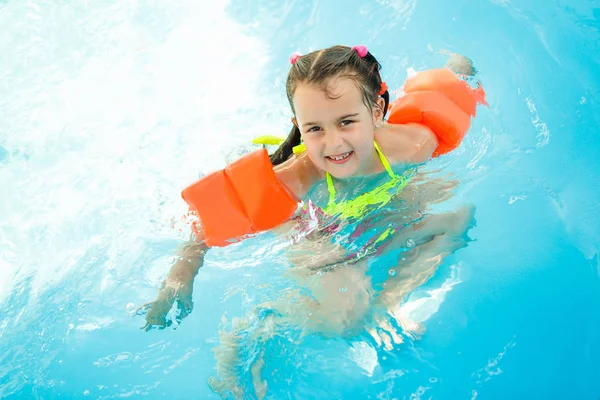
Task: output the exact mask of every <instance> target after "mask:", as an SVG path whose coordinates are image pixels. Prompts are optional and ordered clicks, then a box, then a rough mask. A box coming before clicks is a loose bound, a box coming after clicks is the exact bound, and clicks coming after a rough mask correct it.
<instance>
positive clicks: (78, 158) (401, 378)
mask: <svg viewBox="0 0 600 400" xmlns="http://www.w3.org/2000/svg"><path fill="white" fill-rule="evenodd" d="M198 3H199V2H193V1H184V2H173V3H167V2H152V1H149V2H145V3H141V2H135V1H128V2H116V1H113V2H110V1H109V2H103V4H102V5H98V4H95V3H91V2H79V3H73V4H71V3H67V2H58V1H55V2H52V1H50V2H41V1H27V2H17V1H4V2H1V3H0V26H2V27H3V28H2V30H1V31H0V46H1V49H2V50H3V51H2V52H1V53H0V82H1V84H0V110H2V112H1V113H0V183H1V185H2V188H3V191H2V195H1V196H0V271H1V275H0V290H1V291H0V302H2V307H1V308H0V310H1V311H0V335H1V341H0V397H2V398H44V399H46V398H55V397H64V398H85V397H89V398H116V397H132V398H138V397H147V398H163V397H167V396H168V397H170V398H175V399H179V398H181V399H187V398H218V396H217V395H216V394H214V393H213V392H212V391H211V390H210V388H209V387H208V385H207V380H208V378H209V377H210V376H212V375H215V369H214V368H215V361H214V355H213V352H212V350H211V349H212V348H214V347H216V346H217V344H218V341H219V337H218V331H219V329H227V326H228V324H227V323H223V322H222V316H223V315H225V316H226V318H227V319H228V320H229V321H230V320H231V319H232V318H233V317H235V316H242V315H244V314H245V313H246V312H248V311H249V310H250V309H251V308H252V306H253V305H255V304H259V303H260V302H261V301H263V300H265V299H269V298H272V297H273V296H275V295H276V292H277V290H278V289H279V288H280V287H281V286H282V285H283V286H284V285H285V282H284V281H282V280H281V279H280V278H279V276H280V275H281V273H282V272H283V271H284V270H285V269H286V265H284V264H283V263H282V262H281V259H280V256H279V255H278V252H277V249H276V248H273V246H268V244H269V243H271V242H270V241H268V240H263V239H262V238H259V239H257V240H254V241H251V242H249V243H247V244H245V245H244V246H243V247H238V248H235V249H229V250H228V249H225V250H218V251H214V252H212V254H211V255H210V257H208V258H207V260H206V264H205V266H204V267H203V269H202V270H201V273H200V274H199V275H198V277H197V279H196V285H195V293H194V302H195V310H194V312H193V313H192V315H191V316H190V317H188V318H187V319H186V320H185V321H184V322H183V323H182V324H181V325H180V326H178V327H177V329H174V328H169V329H166V330H155V331H151V332H148V333H146V332H143V331H141V330H140V329H138V328H139V327H141V326H142V325H143V321H142V318H140V317H132V313H133V311H134V310H135V308H136V307H138V306H139V305H141V304H143V303H144V302H146V301H149V300H151V299H153V298H154V296H155V292H156V287H157V286H158V284H159V282H160V281H161V279H162V278H163V277H164V275H165V274H166V272H167V270H168V265H169V262H170V258H171V257H172V255H173V249H174V247H175V246H176V244H177V243H179V242H180V241H181V240H182V239H183V238H184V237H185V233H184V232H182V231H180V230H179V229H180V228H181V229H183V226H182V224H181V223H179V222H178V216H180V215H181V214H182V213H183V212H184V211H185V206H184V205H183V204H182V202H181V200H180V199H179V192H180V190H181V188H183V187H184V186H185V185H186V184H188V183H189V182H190V181H192V180H193V179H195V178H196V177H197V176H198V175H199V174H201V173H206V172H208V171H211V170H214V169H216V168H219V167H221V166H223V165H224V164H225V162H226V160H227V159H228V158H229V157H231V155H230V153H231V152H232V151H233V152H234V153H235V152H236V151H237V150H235V149H236V148H238V147H239V146H244V145H246V144H247V143H248V142H249V141H250V139H251V138H252V137H254V136H255V135H258V134H263V133H265V132H268V133H285V132H287V131H288V129H289V118H290V112H289V109H288V106H287V104H286V99H285V94H284V80H285V76H286V72H287V69H288V61H287V60H288V57H289V55H290V54H291V53H292V52H293V51H301V52H304V53H306V52H308V51H309V50H311V49H318V48H321V47H324V46H329V45H333V44H338V43H341V44H348V45H353V44H359V43H364V44H366V45H367V46H368V47H369V49H370V50H371V51H372V52H373V54H375V55H376V56H377V58H378V59H379V61H380V62H381V63H382V64H383V67H384V69H383V71H382V73H383V74H384V77H385V80H386V81H387V82H388V85H389V86H390V88H395V87H396V88H397V87H399V86H400V85H401V83H402V82H403V80H404V78H405V76H406V73H407V69H410V68H414V69H416V70H420V69H424V68H430V67H438V66H441V65H443V64H444V62H445V59H446V58H445V56H443V55H442V54H440V52H441V51H442V50H444V49H446V50H449V51H453V52H458V53H462V54H465V55H467V56H469V57H470V58H472V59H473V60H474V62H475V65H476V67H477V69H478V70H479V79H481V81H482V82H483V83H484V85H485V88H486V91H487V93H488V102H489V103H490V105H491V107H490V108H489V109H486V108H481V109H480V110H479V114H478V118H477V120H476V121H475V122H474V124H473V127H472V129H471V132H470V133H469V136H468V137H467V139H466V140H465V142H464V144H463V145H462V146H461V148H460V149H459V150H458V151H456V152H454V153H453V154H452V155H450V156H448V157H445V158H442V159H439V160H436V161H434V162H433V163H432V166H431V168H433V169H435V168H442V169H443V173H442V174H452V175H451V176H452V178H455V179H458V180H459V181H460V185H459V186H458V188H457V189H456V190H455V196H454V197H453V198H452V199H451V200H450V201H449V202H448V204H447V205H446V206H447V207H450V208H451V207H453V206H456V205H458V204H462V203H471V204H474V205H475V206H476V207H477V211H476V219H477V227H475V228H474V229H472V230H471V232H470V236H471V238H472V239H473V241H472V242H471V243H469V246H468V247H467V248H465V249H461V250H459V251H458V252H457V253H456V254H454V255H452V256H450V257H449V258H447V259H446V260H445V261H444V263H443V265H442V266H441V267H440V269H439V270H438V273H436V275H435V276H434V277H433V278H432V279H431V280H430V281H429V282H427V284H426V285H424V286H423V287H420V288H418V289H417V290H416V291H415V293H414V296H413V297H412V298H411V299H409V302H408V303H407V304H409V306H410V307H413V308H412V309H411V310H413V311H412V312H413V314H414V315H415V316H416V317H419V318H420V320H421V321H422V324H423V325H424V327H425V332H424V333H423V335H422V337H420V338H417V337H413V338H411V337H410V336H408V337H407V340H406V342H405V344H404V345H402V346H397V347H396V348H394V350H391V351H386V350H384V349H382V348H378V347H377V346H376V345H375V343H374V341H373V340H370V339H369V338H368V337H367V336H366V335H362V334H359V335H357V336H356V337H353V338H350V339H348V338H324V337H320V336H311V337H308V338H306V339H305V340H303V341H301V342H299V343H294V342H292V341H290V340H289V339H293V337H291V338H286V337H284V338H278V339H276V340H273V341H270V342H269V343H267V344H266V345H265V347H264V349H265V352H266V353H265V357H266V360H267V366H266V368H265V375H264V376H265V377H266V379H267V381H268V385H269V392H268V398H274V399H275V398H276V399H280V398H302V399H305V398H360V399H363V398H373V399H378V398H379V399H393V398H398V399H401V398H436V399H437V398H478V399H479V398H481V399H488V398H491V399H495V398H498V399H502V398H507V397H512V398H556V399H562V398H576V399H597V398H598V397H599V396H600V383H599V382H600V381H599V380H598V379H597V377H598V376H600V362H599V361H598V360H600V340H599V339H598V338H599V337H600V311H599V308H598V304H600V261H599V259H598V254H599V253H600V234H599V231H598V228H597V227H598V226H599V225H600V214H599V212H598V211H597V209H598V205H599V204H598V203H599V202H600V200H599V199H600V196H599V195H598V194H599V193H598V189H594V187H597V182H598V181H599V178H600V172H598V171H599V170H600V168H599V167H600V161H599V160H600V158H599V157H598V155H599V154H600V152H599V151H598V150H599V146H598V144H597V140H596V137H595V134H596V131H597V128H596V127H597V126H598V124H599V122H600V117H599V116H598V113H597V112H596V109H597V108H598V104H599V98H598V96H599V90H600V74H599V73H598V65H599V64H600V22H599V21H600V4H599V3H598V2H597V1H584V0H578V1H571V2H566V1H552V2H547V3H545V4H544V6H543V7H541V3H539V2H534V1H521V2H518V3H517V2H510V1H507V0H503V1H500V0H495V1H485V2H483V1H482V2H466V1H462V2H461V1H458V2H445V1H440V0H437V1H434V0H428V1H419V0H413V1H408V0H407V1H370V2H358V1H354V2H352V1H351V2H345V3H338V4H332V3H331V2H324V1H321V2H316V1H313V2H261V3H257V2H250V1H248V2H239V1H238V2H236V1H232V2H230V3H221V4H211V5H202V4H198ZM173 220H174V221H173ZM173 225H174V226H175V228H173ZM372 267H373V266H372ZM375 267H376V265H375ZM419 299H425V300H429V301H427V302H424V303H420V302H419ZM410 307H408V308H410ZM407 312H408V311H407ZM290 335H292V336H293V333H290ZM253 350H254V349H253V348H252V346H251V345H249V347H248V350H247V351H248V352H252V351H253ZM240 376H241V380H242V382H243V384H244V385H249V384H250V382H249V375H248V373H247V371H244V368H243V366H242V367H240Z"/></svg>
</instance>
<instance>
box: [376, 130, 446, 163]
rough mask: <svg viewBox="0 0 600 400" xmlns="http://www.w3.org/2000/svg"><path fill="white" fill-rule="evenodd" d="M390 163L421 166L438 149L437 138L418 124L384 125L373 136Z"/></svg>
mask: <svg viewBox="0 0 600 400" xmlns="http://www.w3.org/2000/svg"><path fill="white" fill-rule="evenodd" d="M375 140H377V143H379V145H380V146H381V149H382V151H383V152H384V154H385V155H386V156H387V157H388V158H389V159H390V161H391V162H392V163H399V164H400V163H401V164H423V163H425V162H427V161H429V160H430V159H431V156H432V155H433V152H434V151H435V149H436V148H437V147H438V144H439V143H438V138H437V136H436V135H435V133H434V132H433V131H432V130H431V129H429V128H428V127H427V126H425V125H422V124H418V123H407V124H401V125H399V124H388V123H386V124H384V126H383V127H382V128H380V129H379V130H378V131H377V132H376V135H375Z"/></svg>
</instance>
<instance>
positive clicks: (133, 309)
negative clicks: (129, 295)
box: [125, 303, 135, 313]
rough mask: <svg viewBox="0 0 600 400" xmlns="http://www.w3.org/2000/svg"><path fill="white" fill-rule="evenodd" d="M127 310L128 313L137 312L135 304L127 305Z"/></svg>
mask: <svg viewBox="0 0 600 400" xmlns="http://www.w3.org/2000/svg"><path fill="white" fill-rule="evenodd" d="M125 310H126V311H127V312H128V313H132V312H134V311H135V304H133V303H127V305H126V306H125Z"/></svg>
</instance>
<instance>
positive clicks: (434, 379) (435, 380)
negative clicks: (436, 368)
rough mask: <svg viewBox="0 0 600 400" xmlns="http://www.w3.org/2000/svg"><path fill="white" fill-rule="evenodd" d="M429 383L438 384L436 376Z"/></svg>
mask: <svg viewBox="0 0 600 400" xmlns="http://www.w3.org/2000/svg"><path fill="white" fill-rule="evenodd" d="M429 382H431V383H436V382H437V378H436V377H435V376H434V377H432V378H429Z"/></svg>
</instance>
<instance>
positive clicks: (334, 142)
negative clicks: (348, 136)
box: [325, 129, 344, 150]
mask: <svg viewBox="0 0 600 400" xmlns="http://www.w3.org/2000/svg"><path fill="white" fill-rule="evenodd" d="M343 143H344V139H343V138H342V135H341V133H340V132H338V130H337V129H330V130H329V131H327V133H326V134H325V144H326V145H327V148H328V149H331V150H334V149H336V148H339V147H341V146H342V144H343Z"/></svg>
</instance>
